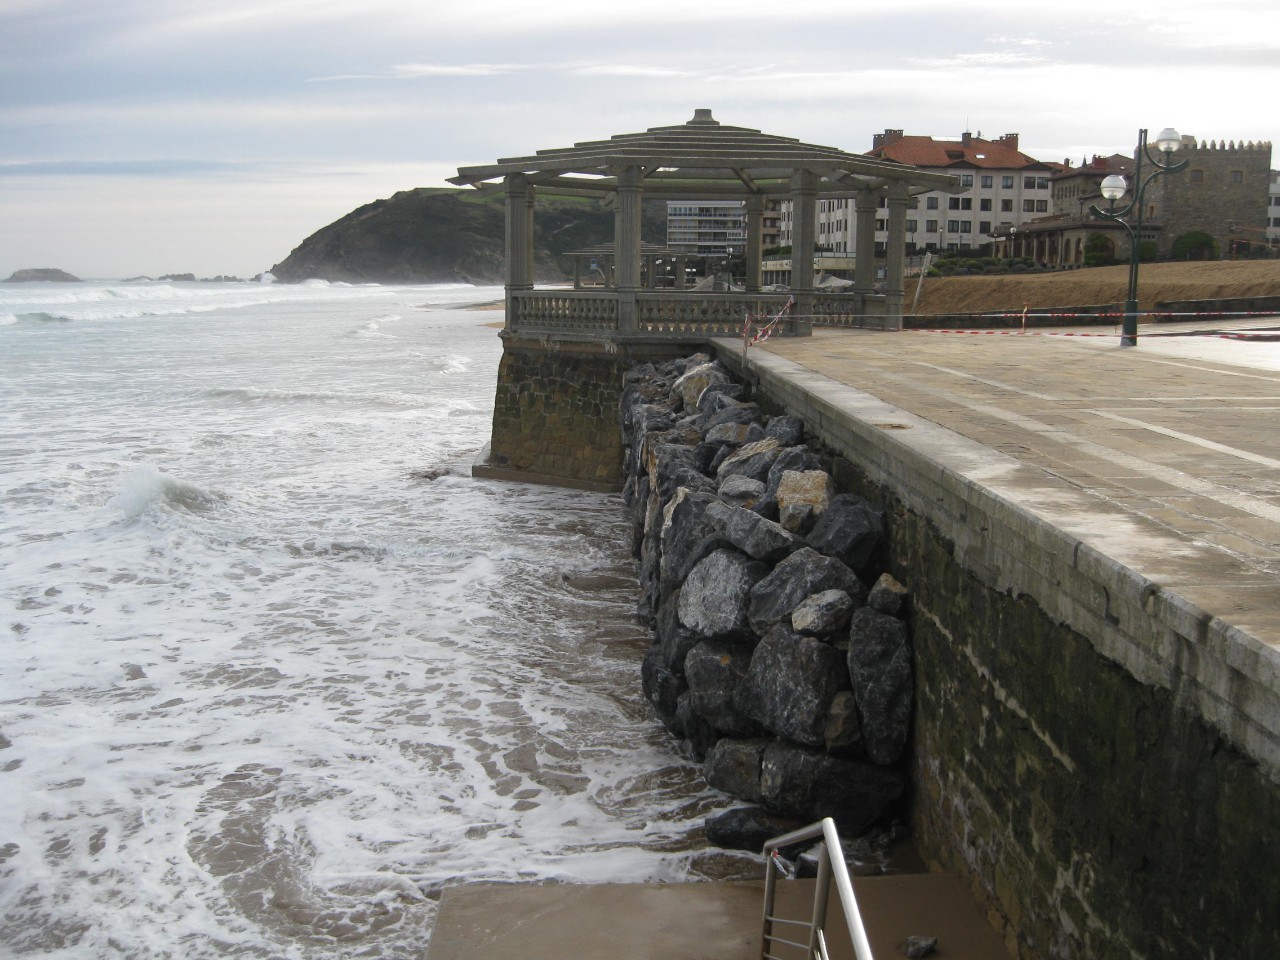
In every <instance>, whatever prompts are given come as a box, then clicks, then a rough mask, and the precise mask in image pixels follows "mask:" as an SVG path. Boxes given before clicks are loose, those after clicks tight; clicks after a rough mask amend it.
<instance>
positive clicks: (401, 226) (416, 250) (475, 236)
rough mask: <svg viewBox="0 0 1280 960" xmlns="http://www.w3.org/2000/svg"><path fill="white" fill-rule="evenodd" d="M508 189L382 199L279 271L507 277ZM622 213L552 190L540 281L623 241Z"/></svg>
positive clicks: (538, 243)
mask: <svg viewBox="0 0 1280 960" xmlns="http://www.w3.org/2000/svg"><path fill="white" fill-rule="evenodd" d="M665 215H666V208H665V205H664V204H661V203H653V202H650V203H649V204H646V207H645V211H644V223H643V227H642V231H643V235H644V238H645V239H646V240H651V239H656V240H658V241H660V240H661V239H662V233H663V231H664V230H665ZM504 225H505V211H504V198H503V195H502V194H501V193H480V192H477V191H474V190H454V189H436V188H430V187H423V188H418V189H415V190H404V191H401V192H400V193H397V194H395V195H394V196H392V197H390V198H388V199H384V200H375V201H374V202H372V203H368V204H365V205H364V206H362V207H359V208H357V209H355V210H353V211H351V213H348V214H347V215H346V216H344V217H342V218H341V219H339V220H336V221H334V222H333V223H331V224H329V225H328V226H326V227H322V228H321V229H320V230H317V231H316V232H315V233H313V234H312V235H311V236H309V237H307V239H305V240H304V241H302V243H301V244H299V245H298V247H297V248H295V249H294V250H293V252H292V253H290V254H289V256H287V257H286V258H285V259H284V260H282V261H281V262H280V263H278V264H276V265H275V266H274V267H272V268H271V273H272V274H274V275H275V277H276V278H277V279H279V280H283V281H297V280H310V279H320V280H330V281H341V282H347V283H476V284H491V283H501V282H502V281H503V278H504V256H505V254H504V239H503V233H504ZM613 230H614V226H613V212H612V211H611V210H606V209H605V208H603V207H601V206H600V205H599V204H598V203H596V202H595V201H593V200H582V199H578V198H570V197H542V198H539V200H538V205H537V208H536V210H535V215H534V258H535V259H534V274H535V279H536V280H537V281H539V282H544V283H545V282H554V281H557V280H563V279H566V278H567V277H570V276H572V271H573V266H572V263H571V262H570V261H569V259H568V258H566V257H564V254H566V253H569V252H570V251H573V250H576V249H580V248H582V247H586V246H591V245H594V244H600V243H608V242H611V241H612V240H613Z"/></svg>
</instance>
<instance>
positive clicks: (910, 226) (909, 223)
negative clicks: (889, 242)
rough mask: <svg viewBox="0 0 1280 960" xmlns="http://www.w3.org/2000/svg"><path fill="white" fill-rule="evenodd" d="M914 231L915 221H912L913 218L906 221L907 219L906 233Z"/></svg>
mask: <svg viewBox="0 0 1280 960" xmlns="http://www.w3.org/2000/svg"><path fill="white" fill-rule="evenodd" d="M915 232H916V221H914V220H908V221H907V233H915Z"/></svg>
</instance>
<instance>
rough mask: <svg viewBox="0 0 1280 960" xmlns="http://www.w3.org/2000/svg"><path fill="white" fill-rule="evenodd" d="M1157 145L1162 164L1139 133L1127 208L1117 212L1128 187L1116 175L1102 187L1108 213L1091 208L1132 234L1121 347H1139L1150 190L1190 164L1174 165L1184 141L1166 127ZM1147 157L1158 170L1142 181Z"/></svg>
mask: <svg viewBox="0 0 1280 960" xmlns="http://www.w3.org/2000/svg"><path fill="white" fill-rule="evenodd" d="M1155 145H1156V148H1157V149H1158V150H1159V151H1160V152H1161V153H1162V154H1163V155H1164V162H1163V163H1161V162H1160V161H1159V160H1158V159H1157V158H1156V157H1155V156H1153V155H1152V153H1151V149H1150V147H1148V146H1147V131H1146V130H1145V129H1143V130H1139V131H1138V150H1137V152H1136V153H1135V154H1134V164H1133V182H1134V184H1135V185H1136V186H1135V189H1134V191H1133V197H1132V198H1131V199H1130V200H1129V202H1128V203H1127V204H1126V205H1125V206H1123V207H1121V208H1120V209H1119V210H1117V209H1116V201H1117V200H1119V199H1120V198H1121V197H1123V196H1124V194H1125V190H1127V189H1128V187H1129V185H1128V183H1127V182H1126V181H1125V179H1124V177H1122V176H1120V175H1119V174H1118V173H1113V174H1111V176H1109V177H1106V178H1105V179H1104V180H1103V181H1102V183H1101V184H1100V186H1099V190H1100V191H1101V193H1102V196H1103V198H1104V199H1106V200H1107V201H1108V202H1109V204H1110V206H1109V207H1108V209H1106V210H1103V209H1101V208H1099V207H1098V206H1097V205H1096V204H1095V205H1094V206H1092V207H1091V208H1090V210H1091V211H1092V212H1093V214H1094V216H1097V217H1101V218H1103V219H1104V220H1111V221H1114V222H1115V223H1118V224H1120V226H1122V227H1124V228H1125V230H1126V231H1127V232H1128V234H1129V292H1128V297H1127V298H1126V300H1125V304H1124V325H1123V327H1122V329H1121V333H1120V346H1122V347H1136V346H1137V345H1138V248H1139V246H1140V245H1141V243H1142V210H1143V203H1144V200H1145V197H1146V193H1147V187H1148V186H1150V185H1151V182H1152V181H1153V180H1155V179H1156V178H1157V177H1159V176H1161V175H1163V174H1166V173H1176V172H1178V171H1179V170H1182V169H1184V168H1185V167H1186V166H1187V164H1188V163H1189V162H1190V161H1187V160H1180V161H1179V162H1177V163H1174V162H1173V151H1175V150H1177V149H1178V147H1180V146H1182V137H1181V136H1180V135H1179V134H1178V131H1177V130H1174V129H1173V128H1172V127H1165V128H1164V129H1163V130H1161V131H1160V134H1159V136H1157V137H1156V139H1155ZM1144 157H1145V158H1146V160H1147V162H1148V163H1150V164H1151V166H1153V167H1154V168H1155V169H1154V170H1153V171H1152V172H1151V174H1150V175H1149V176H1148V177H1147V179H1145V180H1143V179H1142V160H1143V158H1144ZM1130 213H1133V214H1134V218H1133V219H1134V224H1133V225H1132V226H1131V225H1130V224H1129V223H1128V222H1127V221H1126V220H1125V219H1124V218H1125V217H1127V216H1129V214H1130Z"/></svg>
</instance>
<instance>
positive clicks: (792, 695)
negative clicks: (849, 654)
mask: <svg viewBox="0 0 1280 960" xmlns="http://www.w3.org/2000/svg"><path fill="white" fill-rule="evenodd" d="M847 685H848V681H847V678H846V675H845V667H844V664H843V663H841V657H840V654H839V652H838V651H837V650H835V648H833V647H831V646H829V645H828V644H825V643H823V642H821V641H820V640H815V639H813V637H802V636H800V635H798V634H794V633H790V632H789V631H787V630H784V629H777V630H774V631H773V632H771V633H770V634H768V636H766V637H765V638H764V639H762V640H761V641H760V642H759V643H758V644H757V645H756V648H755V652H754V653H752V655H751V666H750V668H749V669H748V670H747V675H746V676H745V677H744V678H743V680H742V682H741V683H740V684H738V688H737V692H736V694H735V695H734V703H735V704H736V705H737V707H738V709H739V710H741V711H742V713H744V714H746V715H747V716H748V717H751V718H752V719H753V720H757V721H759V722H760V723H761V724H763V725H764V727H765V728H766V729H768V730H770V731H772V732H773V733H775V734H777V735H778V736H780V737H783V738H785V739H787V740H791V741H793V742H795V743H801V744H805V745H806V746H811V747H821V746H823V745H824V743H825V739H826V726H827V712H828V710H829V709H830V707H831V701H832V699H833V698H834V697H835V695H836V693H837V691H839V690H840V689H841V687H845V686H847Z"/></svg>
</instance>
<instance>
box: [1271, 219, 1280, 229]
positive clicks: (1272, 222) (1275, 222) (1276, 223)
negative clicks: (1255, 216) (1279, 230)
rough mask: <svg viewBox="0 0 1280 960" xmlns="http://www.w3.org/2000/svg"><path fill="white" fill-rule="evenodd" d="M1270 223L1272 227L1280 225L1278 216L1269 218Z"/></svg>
mask: <svg viewBox="0 0 1280 960" xmlns="http://www.w3.org/2000/svg"><path fill="white" fill-rule="evenodd" d="M1271 225H1272V226H1273V227H1280V217H1272V218H1271Z"/></svg>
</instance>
